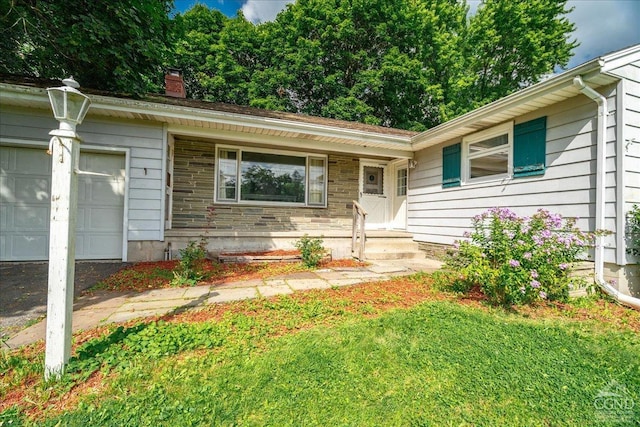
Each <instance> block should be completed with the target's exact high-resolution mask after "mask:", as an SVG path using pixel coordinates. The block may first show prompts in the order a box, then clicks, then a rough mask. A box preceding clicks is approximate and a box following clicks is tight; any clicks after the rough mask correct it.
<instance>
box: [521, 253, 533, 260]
mask: <svg viewBox="0 0 640 427" xmlns="http://www.w3.org/2000/svg"><path fill="white" fill-rule="evenodd" d="M531 257H532V255H531V252H525V253H524V254H523V255H522V258H524V259H526V260H530V259H531Z"/></svg>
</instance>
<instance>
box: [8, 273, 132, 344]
mask: <svg viewBox="0 0 640 427" xmlns="http://www.w3.org/2000/svg"><path fill="white" fill-rule="evenodd" d="M126 265H127V264H126V263H123V262H121V261H78V262H76V273H75V289H74V293H75V296H76V297H78V296H79V295H80V293H81V292H82V291H83V290H85V289H87V288H89V287H91V286H92V285H94V284H95V283H97V282H99V281H100V280H102V279H104V278H106V277H108V276H109V275H111V274H113V273H115V272H116V271H118V270H120V269H121V268H123V267H124V266H126ZM48 268H49V263H48V262H2V263H0V340H1V339H2V338H3V337H4V338H7V337H8V336H11V335H12V334H13V333H15V332H17V331H19V330H20V329H22V328H24V327H25V326H28V325H29V324H30V323H33V322H34V321H36V320H38V319H40V318H42V317H43V316H44V315H45V314H46V313H47V280H48V279H47V276H48Z"/></svg>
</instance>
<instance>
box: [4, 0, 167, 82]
mask: <svg viewBox="0 0 640 427" xmlns="http://www.w3.org/2000/svg"><path fill="white" fill-rule="evenodd" d="M0 2H1V3H0V5H1V10H0V15H1V18H0V19H1V21H0V28H2V29H1V30H0V31H1V32H2V37H0V40H2V41H1V42H0V55H1V57H2V58H3V60H2V62H1V63H0V72H3V73H13V74H21V75H27V76H34V77H44V78H58V79H60V78H65V77H68V76H69V75H73V76H74V77H75V78H76V79H77V80H78V81H79V82H80V83H81V84H82V85H83V86H85V87H91V88H95V89H103V90H109V91H116V92H126V93H130V94H142V93H145V92H148V91H157V90H158V89H159V88H160V87H161V83H162V77H163V75H164V73H163V70H162V65H163V62H164V59H165V56H166V52H167V47H168V38H167V37H168V30H169V25H170V20H169V16H168V14H169V12H170V10H171V8H172V7H173V0H110V1H104V2H102V1H100V2H87V1H85V0H67V1H64V2H63V1H44V0H29V1H18V0H0Z"/></svg>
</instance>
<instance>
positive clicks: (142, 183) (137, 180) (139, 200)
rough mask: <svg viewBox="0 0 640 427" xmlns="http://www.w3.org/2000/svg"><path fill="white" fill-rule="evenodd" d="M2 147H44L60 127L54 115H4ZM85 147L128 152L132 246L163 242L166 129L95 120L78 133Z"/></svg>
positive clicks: (4, 111) (22, 112)
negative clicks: (142, 243)
mask: <svg viewBox="0 0 640 427" xmlns="http://www.w3.org/2000/svg"><path fill="white" fill-rule="evenodd" d="M1 114H2V120H1V121H0V143H2V144H4V145H12V146H41V147H46V144H47V143H48V142H49V138H50V137H49V131H50V130H52V129H56V128H57V127H58V122H57V121H55V120H54V119H53V117H52V115H51V113H50V112H48V111H34V110H25V109H18V108H15V109H8V108H2V109H1ZM78 133H79V135H80V137H81V138H82V140H83V141H82V144H81V150H82V147H83V146H91V147H97V149H98V150H101V149H100V147H104V152H109V151H114V150H119V151H120V152H124V151H125V150H126V151H128V161H129V167H128V173H129V175H128V177H127V179H128V183H127V185H128V200H127V201H126V202H125V204H126V206H127V211H126V212H125V217H126V218H125V220H126V221H127V240H129V241H132V240H161V239H162V236H163V231H164V224H163V216H162V214H163V206H164V189H163V186H162V184H163V163H162V161H163V160H162V159H163V150H164V149H165V147H164V138H163V135H164V130H163V126H162V124H161V123H150V122H139V121H125V120H118V121H115V120H99V121H98V120H93V119H92V118H91V111H89V117H88V118H87V119H85V121H84V122H83V123H82V124H81V125H80V126H79V127H78Z"/></svg>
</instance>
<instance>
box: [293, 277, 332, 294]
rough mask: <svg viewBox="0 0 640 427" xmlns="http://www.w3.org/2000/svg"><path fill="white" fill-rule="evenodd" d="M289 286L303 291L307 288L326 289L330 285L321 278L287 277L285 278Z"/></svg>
mask: <svg viewBox="0 0 640 427" xmlns="http://www.w3.org/2000/svg"><path fill="white" fill-rule="evenodd" d="M287 284H288V285H289V287H290V288H291V289H293V290H296V291H303V290H307V289H327V288H330V287H331V285H330V284H329V283H328V282H327V281H326V280H322V279H289V280H287Z"/></svg>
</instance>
